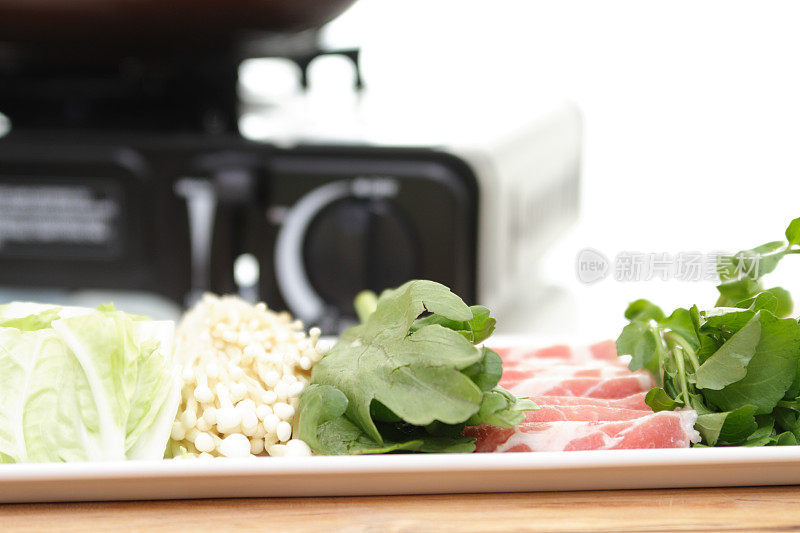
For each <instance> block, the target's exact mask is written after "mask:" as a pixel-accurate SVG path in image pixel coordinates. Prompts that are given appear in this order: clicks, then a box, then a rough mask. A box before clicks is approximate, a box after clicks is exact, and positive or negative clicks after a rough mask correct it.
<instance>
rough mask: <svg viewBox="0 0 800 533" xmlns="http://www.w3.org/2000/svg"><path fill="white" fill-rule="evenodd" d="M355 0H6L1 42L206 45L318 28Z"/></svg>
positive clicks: (1, 8) (1, 0)
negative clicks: (265, 33)
mask: <svg viewBox="0 0 800 533" xmlns="http://www.w3.org/2000/svg"><path fill="white" fill-rule="evenodd" d="M353 2H354V0H0V42H5V43H17V44H21V45H23V46H32V47H36V48H56V47H59V46H75V45H79V46H81V45H82V46H92V45H94V46H97V47H102V48H104V49H113V48H117V47H127V48H130V47H134V48H135V47H138V46H140V45H141V46H150V45H157V46H163V45H169V44H176V45H198V46H202V45H206V44H210V43H213V42H214V41H221V40H229V39H230V38H231V37H233V36H236V35H239V34H241V33H243V32H248V31H256V32H260V31H269V32H281V33H290V32H291V33H294V32H299V31H302V30H308V29H313V28H318V27H320V26H321V25H323V24H325V23H326V22H328V21H329V20H331V19H332V18H334V17H335V16H336V15H338V14H339V13H341V12H342V11H344V10H345V9H346V8H347V7H348V6H349V5H350V4H352V3H353Z"/></svg>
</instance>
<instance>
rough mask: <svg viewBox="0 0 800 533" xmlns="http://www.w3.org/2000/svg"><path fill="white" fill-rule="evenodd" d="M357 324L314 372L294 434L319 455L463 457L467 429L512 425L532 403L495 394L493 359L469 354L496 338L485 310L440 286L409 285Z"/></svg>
mask: <svg viewBox="0 0 800 533" xmlns="http://www.w3.org/2000/svg"><path fill="white" fill-rule="evenodd" d="M356 308H357V310H358V313H359V316H361V317H362V320H363V323H362V324H360V325H358V326H354V327H352V328H350V329H348V330H346V331H345V332H343V333H342V335H341V336H340V338H339V342H338V343H337V344H336V346H334V347H333V349H332V350H331V351H330V352H329V353H328V354H327V355H326V356H325V357H323V358H322V359H321V360H320V361H319V363H317V365H316V366H315V367H314V370H313V371H312V374H311V382H312V385H311V386H310V387H308V389H307V390H306V391H305V392H304V393H303V395H302V396H301V399H300V405H299V425H298V433H299V436H300V438H301V439H302V440H304V441H305V442H306V443H308V444H309V446H310V447H311V448H312V449H313V450H314V451H316V452H319V453H327V454H352V453H387V452H391V451H419V452H434V451H435V452H469V451H473V450H474V440H473V439H471V438H468V437H464V436H463V435H462V431H463V429H464V427H466V426H467V425H478V424H493V425H498V426H503V427H514V426H516V425H517V424H519V423H520V422H522V420H523V419H524V412H523V411H524V410H528V409H533V408H535V405H534V404H533V403H532V402H530V401H527V400H520V399H518V398H516V397H515V396H513V395H511V394H509V393H508V392H506V391H505V390H503V389H502V388H500V387H498V386H497V383H498V381H499V380H500V376H501V374H502V363H501V361H500V357H499V356H498V355H497V354H496V353H494V352H493V351H491V350H489V349H486V348H483V347H478V346H475V344H477V343H480V342H482V341H483V340H485V339H486V338H487V337H488V336H489V335H490V334H491V333H492V331H493V330H494V324H495V321H494V319H493V318H491V316H490V314H489V311H488V309H486V308H485V307H481V306H473V307H468V306H467V305H466V304H465V303H464V302H463V301H462V300H461V299H460V298H459V297H458V296H456V295H455V294H453V293H452V292H450V290H449V289H448V288H447V287H445V286H444V285H441V284H438V283H435V282H432V281H423V280H414V281H410V282H408V283H406V284H404V285H402V286H401V287H398V288H397V289H393V290H388V291H385V292H384V293H383V294H382V295H381V296H380V298H379V299H377V300H373V299H371V298H369V297H368V296H366V295H365V294H364V293H362V294H361V295H359V297H358V298H357V301H356Z"/></svg>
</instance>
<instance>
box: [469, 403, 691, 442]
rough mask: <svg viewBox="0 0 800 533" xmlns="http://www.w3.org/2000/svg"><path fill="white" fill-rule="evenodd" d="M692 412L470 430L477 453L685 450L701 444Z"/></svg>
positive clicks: (663, 412)
mask: <svg viewBox="0 0 800 533" xmlns="http://www.w3.org/2000/svg"><path fill="white" fill-rule="evenodd" d="M696 420H697V413H696V412H695V411H660V412H658V413H650V414H647V415H645V416H642V417H639V418H634V419H632V420H623V421H608V422H589V421H555V422H523V423H522V424H520V425H519V426H518V427H516V428H513V429H508V428H498V427H494V426H477V427H469V428H467V429H466V430H465V431H464V433H465V434H466V435H468V436H471V437H475V438H476V439H477V442H476V446H477V448H476V451H478V452H544V451H576V450H615V449H632V448H685V447H688V446H689V445H690V444H691V443H693V442H699V441H700V435H699V434H698V433H697V431H695V429H694V423H695V421H696Z"/></svg>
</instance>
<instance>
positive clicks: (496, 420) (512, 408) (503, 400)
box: [467, 387, 538, 428]
mask: <svg viewBox="0 0 800 533" xmlns="http://www.w3.org/2000/svg"><path fill="white" fill-rule="evenodd" d="M536 409H538V407H537V406H536V404H535V403H533V402H532V401H530V400H518V399H517V398H516V397H514V396H513V395H512V394H511V393H509V392H508V391H506V390H505V389H502V388H501V387H497V388H496V389H495V390H492V391H490V392H488V393H486V394H484V395H483V402H481V408H480V410H479V411H478V412H477V413H475V414H474V415H472V416H471V417H470V419H469V420H467V425H468V426H479V425H481V424H489V425H490V426H498V427H504V428H513V427H516V426H518V425H519V424H520V423H522V422H523V421H524V420H525V413H524V411H533V410H536Z"/></svg>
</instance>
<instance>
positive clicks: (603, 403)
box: [536, 392, 650, 411]
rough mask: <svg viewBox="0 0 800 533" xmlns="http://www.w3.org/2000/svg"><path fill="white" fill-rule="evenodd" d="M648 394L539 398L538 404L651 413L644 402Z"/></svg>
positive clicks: (537, 398) (537, 399)
mask: <svg viewBox="0 0 800 533" xmlns="http://www.w3.org/2000/svg"><path fill="white" fill-rule="evenodd" d="M646 395H647V393H646V392H638V393H636V394H631V395H630V396H626V397H625V398H584V397H581V396H537V397H536V404H537V405H539V406H542V405H566V406H576V405H586V406H591V407H613V408H616V409H634V410H637V411H650V406H649V405H647V404H646V403H645V402H644V398H645V396H646Z"/></svg>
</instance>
